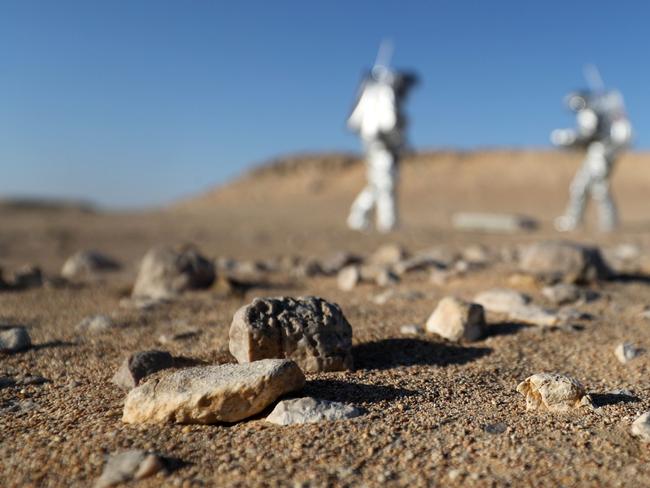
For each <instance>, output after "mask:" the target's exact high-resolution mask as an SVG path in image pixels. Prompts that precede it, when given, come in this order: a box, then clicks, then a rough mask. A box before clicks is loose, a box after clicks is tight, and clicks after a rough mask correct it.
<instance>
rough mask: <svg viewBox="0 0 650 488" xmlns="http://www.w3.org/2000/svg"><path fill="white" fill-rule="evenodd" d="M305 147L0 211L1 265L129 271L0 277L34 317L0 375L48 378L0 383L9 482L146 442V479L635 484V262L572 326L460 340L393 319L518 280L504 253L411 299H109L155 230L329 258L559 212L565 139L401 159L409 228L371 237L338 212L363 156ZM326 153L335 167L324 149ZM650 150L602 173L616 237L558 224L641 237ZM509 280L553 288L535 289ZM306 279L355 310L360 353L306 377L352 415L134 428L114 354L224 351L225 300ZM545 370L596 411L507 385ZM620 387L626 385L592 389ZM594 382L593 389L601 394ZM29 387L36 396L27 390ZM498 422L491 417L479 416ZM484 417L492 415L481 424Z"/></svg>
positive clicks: (19, 316)
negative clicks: (97, 197)
mask: <svg viewBox="0 0 650 488" xmlns="http://www.w3.org/2000/svg"><path fill="white" fill-rule="evenodd" d="M322 159H325V160H326V161H330V164H325V163H322V162H320V163H319V162H318V161H315V162H309V161H306V162H303V163H302V164H299V165H297V166H296V168H286V167H285V168H284V169H283V168H282V167H281V166H280V167H277V166H276V167H275V168H274V169H272V170H267V171H265V172H260V173H258V174H255V175H253V176H249V177H244V178H242V179H241V180H239V181H238V182H235V183H233V184H231V185H229V186H227V187H224V188H221V189H219V190H218V191H215V192H211V193H208V194H206V195H203V196H201V197H200V198H197V199H192V200H187V201H185V202H182V203H180V204H178V205H176V206H174V207H173V208H171V209H168V210H164V211H162V210H161V211H156V212H142V213H129V214H117V213H87V212H77V211H75V210H74V209H63V210H61V209H59V210H51V211H48V210H44V209H37V210H29V209H16V208H10V207H1V206H0V256H2V261H1V262H0V265H1V266H2V267H3V268H4V270H5V274H10V273H11V271H12V270H15V269H17V268H18V267H19V266H20V265H22V264H24V263H33V264H38V265H39V266H41V267H42V268H43V269H44V271H45V272H46V274H48V275H54V274H56V273H58V272H59V271H60V268H61V266H62V264H63V262H64V260H65V258H66V257H67V256H69V255H70V254H72V253H73V252H75V251H77V250H79V249H86V248H91V249H98V250H100V251H103V252H106V253H108V254H110V255H112V256H115V257H116V258H118V259H119V260H120V261H121V262H122V263H124V265H125V267H124V270H123V271H121V272H118V273H115V274H111V275H108V276H107V277H106V279H105V280H103V281H101V282H95V283H91V284H87V285H85V286H83V287H79V288H64V289H55V288H49V287H45V288H40V289H33V290H28V291H22V292H0V322H3V323H11V324H22V325H25V326H27V327H28V329H29V333H30V335H31V337H32V340H33V342H34V344H35V345H36V346H35V347H34V348H32V349H30V350H28V351H26V352H23V353H18V354H15V355H4V356H1V355H0V375H2V374H9V375H13V374H18V373H31V374H39V375H42V376H44V377H46V378H48V379H49V380H50V382H49V383H46V384H44V385H30V386H25V387H7V388H2V389H0V459H1V460H2V463H1V468H0V485H1V486H89V485H91V484H92V482H93V480H94V479H95V478H97V477H98V476H99V474H100V473H101V470H102V467H103V464H104V456H105V455H106V454H107V453H111V452H115V451H118V450H123V449H127V448H144V449H152V450H155V451H158V452H160V453H161V454H163V455H165V456H168V457H172V458H176V459H178V460H181V461H182V462H183V463H184V464H183V465H182V466H181V467H179V468H178V469H176V470H175V471H173V472H172V473H170V474H168V475H166V476H163V475H157V476H155V477H153V478H150V479H148V480H144V481H142V482H140V484H139V485H138V486H152V487H153V486H162V485H164V486H167V485H169V486H193V485H197V486H200V485H203V486H301V484H303V483H304V484H306V485H313V486H378V485H382V486H383V485H386V486H393V485H395V486H402V485H408V486H508V485H509V486H648V485H650V464H649V461H650V451H649V449H648V446H647V445H644V444H642V443H640V442H639V441H638V440H636V439H634V438H632V437H631V436H630V434H629V429H630V424H631V422H632V421H633V420H634V419H635V418H636V416H637V415H638V414H640V413H642V412H643V411H646V410H649V409H650V383H649V382H648V366H649V365H650V355H648V354H646V355H644V356H642V357H640V358H638V359H637V360H635V361H633V362H631V363H629V364H628V365H621V364H620V363H619V362H618V361H617V360H616V358H615V356H614V352H613V351H614V347H615V346H616V345H617V344H618V343H619V342H621V341H624V340H628V341H632V342H634V343H635V344H637V345H639V346H643V347H646V348H648V349H650V323H649V322H648V321H647V320H644V319H642V318H640V317H639V315H638V314H639V312H640V311H641V310H642V309H643V307H644V306H645V305H646V304H650V294H649V292H650V288H649V286H648V284H647V282H646V281H644V280H643V279H641V278H639V279H636V280H631V281H628V282H621V281H613V282H607V283H601V284H597V285H593V286H592V287H591V289H593V290H594V291H598V292H599V293H601V298H600V299H599V300H597V301H594V302H591V303H589V304H586V305H582V306H580V307H579V309H580V310H581V311H584V312H588V313H590V314H592V315H593V320H584V321H578V325H580V327H579V328H577V329H570V328H566V329H556V330H550V329H548V330H540V329H538V328H535V327H526V326H523V325H522V324H508V323H504V322H503V321H502V320H499V319H498V318H495V317H489V319H490V330H491V333H490V335H489V337H487V338H486V339H484V340H481V341H478V342H474V343H471V344H460V345H452V344H450V343H447V342H445V341H443V340H441V339H439V338H436V337H409V336H403V335H401V334H400V326H402V325H405V324H409V323H419V324H423V323H424V322H425V321H426V319H427V317H428V316H429V314H430V313H431V312H432V311H433V309H434V307H435V305H436V303H437V301H438V299H440V298H441V297H443V296H446V295H458V296H460V297H463V298H466V299H471V298H472V297H473V296H474V294H475V293H476V292H478V291H481V290H484V289H487V288H489V287H494V286H508V287H513V285H512V281H511V279H510V277H511V275H512V271H513V270H512V267H511V266H510V265H508V264H505V263H501V262H498V263H495V264H494V265H492V266H489V267H487V268H485V269H483V270H480V271H476V272H471V273H469V274H467V275H466V276H465V277H462V278H459V279H455V280H452V281H450V282H449V283H447V284H445V285H443V286H438V285H434V284H431V283H430V282H429V278H428V274H427V273H413V274H410V275H407V276H406V277H405V278H404V279H403V280H402V282H401V283H399V284H398V285H396V289H397V290H399V291H418V292H421V293H422V295H421V296H422V298H415V299H413V300H407V299H405V298H396V299H394V300H391V301H389V302H388V303H386V304H384V305H376V304H374V303H373V302H372V300H371V298H372V296H374V295H376V294H378V293H380V292H381V291H382V289H380V288H378V287H377V286H374V285H370V284H364V285H361V286H359V287H357V288H356V289H355V290H354V291H352V292H342V291H340V290H338V289H337V287H336V279H335V278H334V277H317V278H299V279H296V278H291V277H288V276H284V275H271V277H270V280H271V282H272V284H273V286H268V287H258V288H253V289H251V290H248V291H247V292H246V293H245V295H244V296H233V295H229V294H227V293H225V292H224V290H223V289H222V288H220V287H215V288H214V289H211V290H207V291H201V292H193V293H188V294H186V295H184V296H183V297H182V299H180V300H178V301H176V302H174V303H172V304H169V305H163V306H161V307H159V308H155V309H153V310H151V311H146V312H137V311H132V310H127V309H124V308H120V306H119V301H120V298H121V297H123V296H124V295H125V294H127V293H128V290H129V287H130V285H131V284H132V283H133V278H134V275H135V271H136V269H137V263H138V260H139V259H140V258H141V257H142V255H143V254H144V252H145V251H146V250H147V249H148V248H149V247H151V246H152V245H154V244H159V243H184V242H193V243H195V244H196V245H198V246H199V248H200V249H201V250H202V251H203V253H204V254H206V255H207V256H210V257H215V258H216V257H220V256H229V257H233V258H240V259H266V258H271V257H274V256H286V255H294V254H295V255H300V256H303V257H317V258H319V257H320V258H322V257H326V256H327V255H330V254H332V253H333V252H335V251H339V250H348V251H353V252H357V253H361V254H364V255H367V254H368V253H370V252H372V251H373V250H374V249H376V248H377V247H378V246H379V245H380V244H381V243H385V242H398V243H401V244H403V245H405V246H406V247H407V248H408V249H409V250H410V251H418V250H421V249H424V248H429V247H433V246H446V247H448V248H450V249H455V250H460V249H463V248H464V247H465V246H468V245H470V244H477V243H480V244H484V245H485V246H487V247H488V249H490V250H494V251H495V252H497V251H499V250H500V249H501V248H502V247H504V246H513V245H516V244H520V243H526V242H532V241H535V240H540V239H543V238H547V237H557V234H556V233H555V232H554V231H553V230H552V228H551V219H552V218H553V217H554V216H556V215H558V214H559V213H560V212H561V210H562V209H563V206H564V204H565V203H566V192H567V186H568V183H569V181H570V178H571V176H572V174H573V172H574V171H575V170H576V168H577V165H578V164H579V162H580V156H579V155H569V154H561V153H554V152H517V151H486V152H482V153H468V154H456V153H436V154H423V155H419V156H417V157H414V158H411V159H410V160H409V161H407V163H406V164H405V165H404V168H403V172H402V182H403V185H402V187H401V200H402V207H401V210H402V215H403V227H402V229H401V230H400V232H398V233H395V234H392V235H388V236H379V235H375V234H358V233H353V232H351V231H348V230H346V229H345V227H344V225H343V223H344V219H345V215H346V212H347V208H348V206H349V204H350V202H351V200H352V199H353V198H354V195H355V193H356V192H357V191H359V190H360V188H361V186H362V184H363V166H362V165H360V164H355V163H354V162H349V161H348V160H347V159H345V158H344V157H341V158H338V159H337V158H334V159H333V160H334V162H333V163H332V162H331V161H332V159H327V158H322ZM336 161H338V163H337V162H336ZM648 163H650V156H648V155H644V154H632V155H629V156H627V157H625V158H624V159H623V160H622V161H621V162H620V165H619V168H618V170H617V173H616V176H615V178H614V187H615V191H616V194H617V196H618V200H619V202H620V209H621V213H622V215H623V218H624V220H623V226H622V228H621V230H620V232H618V233H616V234H614V235H601V234H599V233H597V232H596V231H592V230H590V229H591V228H592V227H593V225H592V220H590V221H589V226H588V228H587V230H586V231H583V232H580V233H575V234H572V235H570V236H569V237H570V238H572V239H575V240H579V241H583V242H590V243H597V244H599V245H601V246H603V247H605V248H609V247H612V246H614V245H615V244H618V243H634V244H637V245H639V246H640V247H641V248H642V249H644V253H645V254H647V253H648V250H650V233H649V231H650V215H648V208H649V206H648V201H647V198H646V195H647V194H648V189H649V188H650V164H648ZM456 211H485V212H491V211H506V212H513V211H514V212H518V213H522V214H527V215H530V216H533V217H537V218H539V219H541V221H542V227H541V229H540V230H538V231H536V232H532V233H525V234H517V235H487V234H481V233H461V232H458V231H454V230H453V229H452V228H451V225H450V223H449V222H450V216H451V215H452V214H453V213H454V212H456ZM514 287H515V288H517V289H519V290H521V291H523V292H526V293H528V294H530V295H531V296H532V297H533V298H534V300H535V301H536V303H539V304H541V305H549V304H548V302H546V301H545V300H544V298H543V297H542V295H541V293H540V289H539V287H538V286H537V285H536V284H534V283H532V282H529V281H526V280H520V281H519V282H518V283H516V284H515V285H514ZM282 294H287V295H289V294H290V295H307V294H312V295H319V296H322V297H325V298H327V299H330V300H332V301H335V302H337V303H339V304H340V305H341V307H342V309H343V311H344V313H345V315H346V317H347V318H348V320H349V322H350V323H351V324H352V326H353V330H354V357H355V363H356V370H355V371H352V372H342V373H323V374H309V375H307V376H308V383H307V386H306V388H305V390H304V394H305V395H313V396H317V397H321V398H326V399H330V400H338V401H344V402H349V403H352V404H355V405H357V406H359V407H362V408H363V409H365V410H366V414H365V415H363V416H361V417H359V418H357V419H354V420H350V421H343V422H335V423H325V424H319V425H308V426H293V427H278V426H273V425H269V424H265V423H264V422H263V420H261V419H254V420H250V421H244V422H241V423H238V424H235V425H214V426H193V425H191V426H178V425H155V426H151V425H149V426H146V427H138V426H133V425H126V424H123V423H122V422H121V420H120V417H121V413H122V405H123V400H124V393H123V392H122V391H120V390H119V389H118V388H117V387H115V386H114V385H112V384H111V383H110V382H109V379H110V377H111V376H112V375H113V373H114V372H115V370H116V369H117V368H118V366H119V364H120V363H121V361H122V359H123V358H124V356H125V355H127V354H128V353H130V352H134V351H138V350H146V349H151V348H161V347H162V346H160V345H159V344H157V342H156V338H157V337H158V336H159V335H160V334H161V333H163V332H166V331H169V330H184V329H186V328H189V327H193V328H197V329H199V330H200V334H199V335H197V336H195V337H190V338H188V339H186V340H183V341H178V342H175V343H173V344H170V345H167V346H164V348H166V349H168V350H169V351H170V352H171V353H173V354H174V355H177V356H185V357H190V358H195V359H199V360H202V361H206V362H209V363H220V362H229V361H232V358H231V357H230V356H229V354H228V352H227V347H228V328H229V325H230V320H231V318H232V315H233V313H234V312H235V310H236V309H237V308H239V307H240V306H241V305H243V304H245V303H248V302H250V301H251V300H252V299H253V297H255V296H264V295H282ZM97 313H108V314H114V316H115V317H116V318H117V319H118V320H119V321H120V322H121V323H122V324H123V325H124V327H123V328H121V329H119V330H118V331H116V332H113V333H110V334H106V335H98V336H93V337H91V336H84V335H82V334H79V333H77V332H75V330H74V327H75V325H76V324H77V323H78V322H79V321H80V320H81V319H82V318H84V317H86V316H88V315H91V314H97ZM543 371H556V372H561V373H565V374H569V375H572V376H574V377H576V378H578V379H579V380H580V381H581V382H582V383H583V384H584V385H585V386H586V388H587V390H588V391H589V392H591V393H593V394H595V398H596V399H597V400H598V404H599V405H601V406H600V408H597V409H596V410H595V411H593V412H584V411H582V412H575V413H571V414H548V413H538V412H531V413H527V412H526V411H525V402H524V399H523V397H522V396H521V395H520V394H518V393H517V392H516V391H515V387H516V385H517V383H518V382H519V381H521V380H523V379H524V378H525V377H527V376H529V375H531V374H534V373H538V372H543ZM620 388H627V389H630V390H632V392H634V394H635V395H636V396H637V397H638V401H634V402H622V401H616V402H614V401H611V400H612V399H611V398H610V397H607V396H603V394H604V393H606V392H607V391H610V390H613V389H620ZM599 395H600V396H599ZM29 402H31V403H29ZM498 423H503V424H505V432H502V433H496V434H492V433H489V432H487V431H486V429H485V427H486V426H488V425H492V424H498ZM488 430H489V429H488Z"/></svg>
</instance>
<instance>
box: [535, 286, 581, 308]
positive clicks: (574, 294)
mask: <svg viewBox="0 0 650 488" xmlns="http://www.w3.org/2000/svg"><path fill="white" fill-rule="evenodd" d="M542 294H543V295H544V296H545V297H546V298H548V300H549V301H551V302H553V303H554V304H555V305H565V304H568V303H574V302H577V301H578V300H580V298H582V292H581V291H580V288H578V287H577V286H576V285H573V284H570V283H558V284H556V285H552V286H546V287H544V288H543V289H542Z"/></svg>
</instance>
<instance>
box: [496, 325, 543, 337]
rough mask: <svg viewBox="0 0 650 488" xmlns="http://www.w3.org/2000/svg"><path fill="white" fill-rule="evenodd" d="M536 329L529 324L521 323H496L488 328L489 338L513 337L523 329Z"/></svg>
mask: <svg viewBox="0 0 650 488" xmlns="http://www.w3.org/2000/svg"><path fill="white" fill-rule="evenodd" d="M530 327H534V326H532V325H529V324H522V323H520V322H496V323H491V324H490V325H489V326H488V328H487V334H486V336H487V337H491V336H502V335H513V334H516V333H517V332H519V331H520V330H523V329H528V328H530Z"/></svg>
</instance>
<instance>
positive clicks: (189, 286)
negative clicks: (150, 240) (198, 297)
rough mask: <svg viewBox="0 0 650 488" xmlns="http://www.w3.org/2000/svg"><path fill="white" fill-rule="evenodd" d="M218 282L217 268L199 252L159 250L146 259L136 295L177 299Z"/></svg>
mask: <svg viewBox="0 0 650 488" xmlns="http://www.w3.org/2000/svg"><path fill="white" fill-rule="evenodd" d="M214 280H215V271H214V264H213V263H212V262H211V261H209V260H208V259H206V258H204V257H203V256H201V255H200V254H199V253H198V251H196V250H195V249H193V248H191V247H185V248H183V249H181V250H178V251H177V250H175V249H172V248H169V247H157V248H154V249H151V250H150V251H149V252H148V253H147V254H146V255H145V257H144V258H143V259H142V264H141V265H140V271H139V272H138V276H137V278H136V281H135V285H134V287H133V293H132V295H133V296H134V297H149V298H162V299H165V298H174V297H176V296H177V295H178V294H180V293H182V292H184V291H187V290H195V289H201V288H208V287H210V286H211V285H212V283H213V282H214Z"/></svg>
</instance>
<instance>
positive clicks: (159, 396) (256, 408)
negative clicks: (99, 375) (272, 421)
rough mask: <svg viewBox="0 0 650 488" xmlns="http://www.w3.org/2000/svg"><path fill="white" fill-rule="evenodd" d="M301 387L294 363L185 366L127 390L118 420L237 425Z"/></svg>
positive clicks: (300, 375)
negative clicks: (121, 414) (227, 423)
mask: <svg viewBox="0 0 650 488" xmlns="http://www.w3.org/2000/svg"><path fill="white" fill-rule="evenodd" d="M304 384H305V376H304V374H303V373H302V371H301V370H300V368H299V367H298V365H297V364H296V363H295V362H293V361H289V360H286V359H265V360H262V361H255V362H252V363H248V364H222V365H218V366H201V367H195V368H188V369H183V370H180V371H176V372H174V373H171V374H170V375H168V376H164V377H162V378H160V379H154V380H151V381H147V382H146V383H144V384H143V385H140V386H138V387H137V388H134V389H133V390H131V391H130V392H129V394H128V395H127V397H126V401H125V403H124V414H123V416H122V420H123V421H124V422H126V423H130V424H132V423H146V422H175V423H180V424H214V423H217V422H237V421H240V420H243V419H245V418H248V417H251V416H253V415H255V414H257V413H259V412H261V411H262V410H264V409H265V408H266V407H267V406H269V405H270V404H271V403H273V402H274V401H275V400H276V399H277V398H278V397H280V396H282V395H284V394H285V393H290V392H293V391H297V390H300V389H301V388H302V387H303V386H304Z"/></svg>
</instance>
